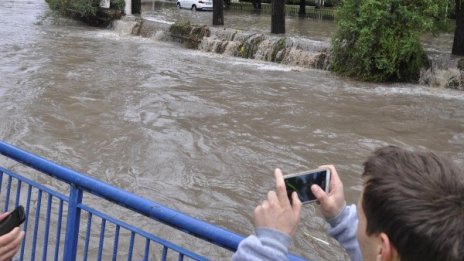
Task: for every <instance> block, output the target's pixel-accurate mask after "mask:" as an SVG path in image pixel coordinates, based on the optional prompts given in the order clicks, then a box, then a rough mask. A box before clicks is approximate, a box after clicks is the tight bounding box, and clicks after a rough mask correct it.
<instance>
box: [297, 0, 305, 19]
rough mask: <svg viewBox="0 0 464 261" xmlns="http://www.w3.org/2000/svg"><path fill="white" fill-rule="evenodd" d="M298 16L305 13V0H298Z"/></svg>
mask: <svg viewBox="0 0 464 261" xmlns="http://www.w3.org/2000/svg"><path fill="white" fill-rule="evenodd" d="M298 14H299V15H300V16H304V15H305V14H306V0H300V10H299V11H298Z"/></svg>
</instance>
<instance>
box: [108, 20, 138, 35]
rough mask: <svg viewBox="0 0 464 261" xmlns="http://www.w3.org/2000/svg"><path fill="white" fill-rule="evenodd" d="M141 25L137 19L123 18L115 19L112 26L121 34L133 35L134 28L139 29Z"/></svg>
mask: <svg viewBox="0 0 464 261" xmlns="http://www.w3.org/2000/svg"><path fill="white" fill-rule="evenodd" d="M139 25H140V23H139V22H137V21H135V20H128V19H121V20H114V21H113V24H112V28H113V31H115V32H117V33H118V34H119V35H131V34H134V30H135V31H137V28H138V26H139Z"/></svg>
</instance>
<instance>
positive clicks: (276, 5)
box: [271, 0, 285, 34]
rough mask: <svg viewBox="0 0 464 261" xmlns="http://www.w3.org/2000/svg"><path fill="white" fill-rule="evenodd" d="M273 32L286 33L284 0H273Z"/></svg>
mask: <svg viewBox="0 0 464 261" xmlns="http://www.w3.org/2000/svg"><path fill="white" fill-rule="evenodd" d="M271 33H273V34H285V2H284V0H272V16H271Z"/></svg>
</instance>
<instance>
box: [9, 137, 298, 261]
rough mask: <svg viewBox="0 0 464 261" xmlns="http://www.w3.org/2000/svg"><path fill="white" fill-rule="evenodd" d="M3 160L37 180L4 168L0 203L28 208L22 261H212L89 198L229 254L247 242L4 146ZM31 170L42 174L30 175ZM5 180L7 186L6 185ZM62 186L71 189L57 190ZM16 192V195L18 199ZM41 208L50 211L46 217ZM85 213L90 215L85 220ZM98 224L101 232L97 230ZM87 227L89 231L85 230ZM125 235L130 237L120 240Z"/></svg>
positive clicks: (227, 232) (224, 230)
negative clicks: (91, 202) (97, 205)
mask: <svg viewBox="0 0 464 261" xmlns="http://www.w3.org/2000/svg"><path fill="white" fill-rule="evenodd" d="M0 154H2V155H4V156H6V157H8V158H9V159H12V160H14V161H16V162H19V163H22V164H24V165H25V166H28V167H29V168H25V166H24V165H20V166H14V168H20V169H21V170H22V172H24V173H27V174H28V175H32V176H34V174H35V176H34V177H35V178H28V177H26V175H24V174H22V175H19V174H17V173H15V172H13V171H12V170H10V169H6V168H4V167H2V166H0V196H1V199H0V200H4V203H5V205H4V209H3V210H4V211H7V210H8V209H12V208H10V207H9V206H10V205H12V204H14V207H16V206H18V205H20V204H23V205H25V211H26V216H27V219H26V221H25V222H24V225H23V229H24V231H26V236H25V238H24V240H23V242H22V245H21V250H20V253H19V259H20V260H35V259H40V258H41V260H67V261H68V260H70V261H74V260H76V259H77V258H78V257H79V260H80V259H82V260H88V259H90V260H95V259H97V260H109V259H111V260H117V259H120V260H122V259H124V260H133V259H135V260H140V259H142V260H151V259H154V260H155V259H156V260H158V258H161V260H174V259H173V258H174V257H176V258H177V260H184V259H189V260H209V259H211V258H210V257H205V256H202V255H200V254H198V253H195V252H194V251H191V250H188V249H186V248H184V247H181V246H179V245H178V244H175V243H172V242H170V241H168V240H166V239H163V238H161V237H159V236H156V235H155V234H153V233H150V232H148V231H146V230H142V229H140V228H138V227H136V226H134V225H131V224H128V223H126V222H124V221H122V220H120V219H118V218H115V217H113V216H111V215H108V214H106V213H104V212H103V211H100V210H97V209H95V208H93V207H91V206H90V205H89V204H85V203H84V200H83V199H84V197H85V196H86V195H84V193H85V194H89V195H90V196H96V197H97V198H100V199H105V200H108V201H110V202H112V203H114V204H116V205H119V206H121V207H123V208H125V209H129V210H131V211H135V212H137V213H139V214H141V215H143V216H146V217H149V218H151V219H153V220H156V221H159V222H161V223H163V224H165V225H168V226H170V227H172V228H175V229H176V230H178V231H182V232H185V233H187V234H190V235H193V236H195V237H197V238H200V239H201V240H203V241H207V242H210V243H212V244H213V245H216V246H219V247H221V248H224V249H227V250H229V251H235V250H236V249H237V247H238V244H239V243H240V241H241V240H242V239H243V237H242V236H240V235H238V234H236V233H233V232H231V231H228V230H226V229H224V228H220V227H217V226H214V225H212V224H210V223H207V222H204V221H201V220H199V219H196V218H193V217H191V216H188V215H186V214H183V213H181V212H178V211H175V210H173V209H170V208H167V207H165V206H163V205H160V204H158V203H156V202H153V201H150V200H147V199H144V198H142V197H139V196H137V195H134V194H132V193H129V192H127V191H124V190H122V189H119V188H116V187H113V186H111V185H109V184H107V183H104V182H102V181H100V180H97V179H94V178H92V177H89V176H86V175H83V174H81V173H78V172H75V171H73V170H70V169H68V168H65V167H62V166H60V165H58V164H55V163H53V162H50V161H48V160H45V159H43V158H41V157H39V156H36V155H34V154H31V153H28V152H26V151H24V150H21V149H18V148H16V147H14V146H12V145H9V144H7V143H5V142H2V141H0ZM31 168H32V169H35V170H37V171H39V173H38V174H36V173H35V172H33V173H31V172H32V170H31ZM42 174H47V175H48V176H50V177H53V178H52V179H50V178H49V179H50V180H46V179H47V178H48V176H46V175H42ZM4 179H7V182H5V183H4V182H3V181H4ZM36 180H43V181H42V182H38V181H36ZM57 180H59V181H60V182H61V183H64V184H67V186H65V187H63V186H62V185H61V186H60V185H58V186H52V185H54V184H55V183H56V181H57ZM43 183H45V184H43ZM55 185H56V184H55ZM24 187H26V188H27V192H26V195H24V193H22V191H24ZM52 187H53V188H52ZM66 187H67V188H66ZM5 190H6V192H4V191H5ZM14 191H16V195H14V199H13V197H12V194H13V193H14ZM63 191H65V192H63ZM66 193H67V194H66ZM0 202H2V201H0ZM42 208H45V212H43V211H42ZM83 213H85V214H86V215H87V218H86V219H85V218H83V217H85V214H83ZM97 221H99V222H97ZM43 222H44V223H43ZM42 223H43V224H42ZM98 223H99V225H100V227H95V226H96V225H98ZM84 224H86V225H85V228H84V226H81V225H84ZM31 226H32V227H31ZM63 227H64V228H63ZM110 227H111V229H110ZM121 234H125V235H127V237H121ZM31 238H32V239H31ZM97 238H98V242H95V244H94V243H93V242H92V241H95V240H96V239H97ZM111 238H112V240H110V239H111ZM31 240H32V241H31ZM108 241H109V242H108ZM121 241H124V243H125V244H122V242H121ZM127 241H128V242H127ZM140 241H142V242H140ZM40 244H41V245H40ZM203 244H204V243H203ZM123 245H124V246H123ZM139 245H140V246H142V247H140V251H139V249H138V248H137V247H136V246H139ZM49 248H50V249H49ZM151 249H152V251H151ZM156 249H158V250H159V251H156ZM142 252H143V253H142ZM39 254H41V255H40V256H39ZM289 258H290V260H303V259H302V258H300V257H297V256H294V255H289Z"/></svg>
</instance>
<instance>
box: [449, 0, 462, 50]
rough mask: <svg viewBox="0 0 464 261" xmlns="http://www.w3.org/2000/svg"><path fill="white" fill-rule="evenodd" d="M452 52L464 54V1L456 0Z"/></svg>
mask: <svg viewBox="0 0 464 261" xmlns="http://www.w3.org/2000/svg"><path fill="white" fill-rule="evenodd" d="M451 53H452V54H455V55H464V1H462V0H456V29H455V30H454V41H453V50H452V51H451Z"/></svg>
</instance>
